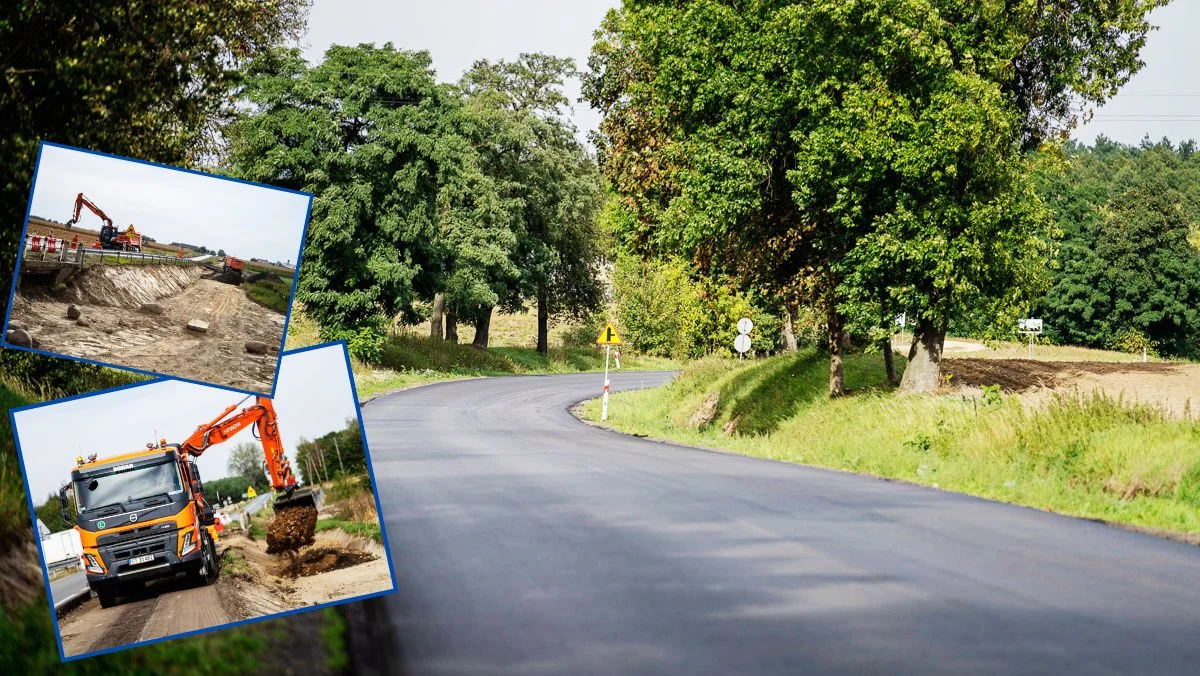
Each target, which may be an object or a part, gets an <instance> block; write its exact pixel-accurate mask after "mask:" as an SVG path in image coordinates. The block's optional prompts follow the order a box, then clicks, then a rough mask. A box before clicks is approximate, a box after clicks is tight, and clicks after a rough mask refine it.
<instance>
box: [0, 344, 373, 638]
mask: <svg viewBox="0 0 1200 676" xmlns="http://www.w3.org/2000/svg"><path fill="white" fill-rule="evenodd" d="M10 416H11V418H12V424H13V430H14V433H15V437H16V442H17V452H18V455H19V457H20V461H21V470H22V474H23V477H24V481H25V488H26V495H27V496H28V498H29V500H28V502H29V510H30V513H31V520H30V526H31V527H32V528H35V529H36V531H37V532H38V534H39V537H38V538H37V541H38V551H39V553H40V555H41V562H42V568H43V574H44V575H45V581H46V593H47V597H48V598H49V599H50V606H51V607H50V608H49V612H50V613H51V615H52V616H53V618H54V624H55V628H56V630H57V634H58V640H59V653H60V655H61V656H62V658H63V659H64V660H72V659H77V658H81V657H86V656H90V655H95V654H99V653H104V652H111V651H113V650H119V649H122V648H127V647H130V646H135V645H139V644H144V643H147V642H157V641H164V640H167V639H170V638H175V637H179V636H185V635H190V634H195V633H199V632H203V631H209V630H212V629H217V628H220V627H226V626H230V625H234V624H240V623H245V622H252V621H255V620H259V619H265V618H269V617H273V616H278V615H283V614H288V613H295V612H302V611H303V610H309V609H313V608H319V607H322V606H326V605H330V604H336V603H343V602H346V601H351V600H357V599H363V598H368V597H372V596H379V595H382V594H386V593H389V592H392V591H395V589H396V578H395V573H394V571H393V569H392V563H391V559H390V556H389V554H388V547H387V535H386V534H385V533H384V530H383V520H382V519H381V518H380V514H379V500H378V498H377V497H376V495H377V493H376V489H375V480H374V474H373V472H372V469H371V458H370V453H369V450H368V448H367V440H366V436H365V435H364V434H363V427H362V416H361V414H360V412H359V408H358V399H357V393H356V392H355V389H354V382H353V379H352V377H351V374H350V359H349V355H348V353H347V352H346V347H345V343H344V342H338V343H328V344H325V345H318V346H315V347H310V348H305V349H303V350H294V351H291V352H287V353H286V354H285V355H284V357H283V362H282V366H281V368H280V371H279V387H278V389H277V391H276V394H275V397H274V398H267V397H265V396H262V395H246V394H242V393H237V392H231V391H229V390H225V389H221V388H215V387H211V386H207V385H200V384H196V383H187V382H183V381H179V380H172V379H156V380H152V381H148V382H143V383H137V384H134V385H128V386H124V387H119V388H114V389H109V390H102V391H100V392H95V393H89V394H85V395H81V396H78V397H71V398H69V399H62V400H59V401H55V402H49V403H44V404H36V405H32V406H25V407H20V408H15V409H13V410H12V411H11V413H10ZM64 421H69V424H67V423H65V422H64Z"/></svg>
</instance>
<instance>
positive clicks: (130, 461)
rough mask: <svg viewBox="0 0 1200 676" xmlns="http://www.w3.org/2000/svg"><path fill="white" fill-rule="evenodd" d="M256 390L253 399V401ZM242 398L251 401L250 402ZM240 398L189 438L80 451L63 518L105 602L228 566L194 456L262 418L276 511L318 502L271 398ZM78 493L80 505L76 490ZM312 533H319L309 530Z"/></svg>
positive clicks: (208, 578)
mask: <svg viewBox="0 0 1200 676" xmlns="http://www.w3.org/2000/svg"><path fill="white" fill-rule="evenodd" d="M248 398H249V397H247V399H248ZM242 401H243V402H244V401H245V399H243V400H242ZM240 404H241V402H239V403H237V404H234V405H233V406H230V407H229V408H227V409H225V411H223V412H222V413H221V414H220V415H219V416H217V417H216V418H214V419H213V420H212V421H210V422H208V423H206V424H204V425H200V426H199V427H197V428H196V431H195V432H193V433H192V435H191V436H189V437H188V438H187V439H185V440H184V441H183V442H181V443H178V444H169V443H167V441H166V439H162V440H160V441H159V442H158V443H151V444H147V445H146V449H145V450H142V451H135V452H133V453H125V454H122V455H117V456H114V457H111V458H104V459H97V458H96V455H95V454H93V455H91V456H90V457H89V458H87V459H86V460H84V458H82V457H79V458H76V461H75V467H74V468H72V470H71V481H70V483H68V484H67V485H65V486H63V487H62V489H60V490H59V494H58V498H59V503H60V505H61V507H62V511H63V518H64V519H66V520H67V523H74V524H75V530H76V531H78V533H79V539H80V541H81V542H82V544H83V555H82V556H81V557H80V558H81V560H82V563H83V567H84V572H85V573H86V576H87V582H88V586H89V587H91V588H92V590H93V591H95V592H96V595H97V596H98V597H99V598H100V605H101V606H103V607H105V608H108V607H110V606H113V605H116V604H117V602H118V601H119V598H120V597H121V596H124V595H126V593H127V592H129V591H132V590H133V589H135V588H136V586H140V585H142V584H144V583H145V582H146V581H148V580H153V579H159V578H163V577H174V576H176V575H187V576H189V577H192V578H194V579H197V580H198V581H200V582H202V583H203V584H211V583H213V582H215V581H216V580H217V577H218V575H219V574H220V567H219V558H218V556H217V547H216V540H217V536H216V519H215V517H214V512H213V506H212V505H211V504H210V503H209V501H208V499H207V498H206V497H205V495H204V486H203V484H202V483H201V480H200V471H199V469H198V468H197V467H196V458H198V457H200V455H201V454H203V453H204V451H205V450H207V449H208V448H209V447H211V446H213V445H214V444H219V443H222V442H224V441H226V440H227V439H229V438H230V437H232V436H233V435H234V434H237V433H238V432H240V431H241V430H243V429H245V428H247V427H250V426H254V427H255V428H256V431H257V436H258V438H259V440H260V441H261V442H262V447H263V455H264V459H265V460H266V466H267V473H268V475H269V476H270V479H271V484H272V486H273V487H274V489H275V502H274V507H275V513H276V514H279V513H280V512H281V511H283V510H286V509H290V508H293V507H308V508H315V509H319V508H320V506H321V503H322V502H323V498H324V495H323V494H322V493H321V491H320V489H315V490H314V489H311V488H307V487H301V486H300V484H299V482H297V481H296V478H295V476H294V475H293V474H292V470H291V465H290V463H289V461H288V459H287V457H286V456H285V455H284V452H283V443H282V440H281V438H280V436H279V422H278V419H277V418H276V415H275V408H274V406H273V405H272V403H271V400H270V399H268V398H266V397H257V398H256V402H255V404H254V405H252V406H248V407H246V408H244V409H242V410H241V411H239V412H238V413H236V414H234V415H230V414H233V412H234V410H235V409H236V408H237V407H238V406H239V405H240ZM68 493H71V494H72V495H73V496H74V498H75V500H74V505H72V503H71V501H70V500H69V498H68ZM310 535H311V534H310Z"/></svg>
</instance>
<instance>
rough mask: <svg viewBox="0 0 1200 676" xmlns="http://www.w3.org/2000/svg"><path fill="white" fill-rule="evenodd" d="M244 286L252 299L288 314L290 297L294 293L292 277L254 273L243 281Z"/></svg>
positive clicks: (247, 294) (282, 313)
mask: <svg viewBox="0 0 1200 676" xmlns="http://www.w3.org/2000/svg"><path fill="white" fill-rule="evenodd" d="M242 288H243V289H245V291H246V296H247V297H248V298H250V300H252V301H254V302H256V303H258V304H259V305H262V306H264V307H267V308H270V309H271V310H274V311H276V312H278V313H279V314H281V315H286V314H287V306H288V299H289V298H290V297H291V295H292V280H291V278H290V277H289V278H288V279H286V280H285V279H282V278H280V277H277V276H275V275H273V274H270V273H258V274H253V275H250V276H248V277H247V279H246V281H245V282H243V283H242Z"/></svg>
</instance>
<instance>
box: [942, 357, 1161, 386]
mask: <svg viewBox="0 0 1200 676" xmlns="http://www.w3.org/2000/svg"><path fill="white" fill-rule="evenodd" d="M1180 368H1181V367H1180V365H1179V364H1171V363H1149V364H1143V363H1140V362H1138V363H1118V362H1056V361H1033V360H1029V359H944V360H943V361H942V372H943V373H946V374H951V379H950V384H951V385H953V386H960V387H982V386H984V385H999V386H1000V389H1002V390H1004V391H1005V392H1026V391H1029V390H1034V389H1039V388H1046V389H1055V388H1059V387H1063V386H1066V385H1069V384H1071V383H1073V382H1074V381H1076V380H1078V379H1079V378H1080V377H1083V376H1088V375H1112V374H1171V373H1175V372H1176V371H1178V370H1179V369H1180Z"/></svg>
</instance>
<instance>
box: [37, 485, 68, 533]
mask: <svg viewBox="0 0 1200 676" xmlns="http://www.w3.org/2000/svg"><path fill="white" fill-rule="evenodd" d="M67 509H68V510H70V511H71V513H72V514H73V513H74V510H75V496H73V495H71V494H70V493H69V492H68V493H67ZM34 515H35V516H36V517H37V518H38V519H41V521H42V523H44V524H46V528H49V529H50V532H51V533H57V532H59V531H64V530H67V529H69V528H71V527H72V526H74V525H75V524H74V523H68V522H67V521H66V520H65V519H63V517H62V504H61V503H60V502H59V501H58V494H57V493H51V494H50V496H49V497H47V498H46V501H45V502H43V503H42V504H40V505H38V506H37V508H35V509H34Z"/></svg>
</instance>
